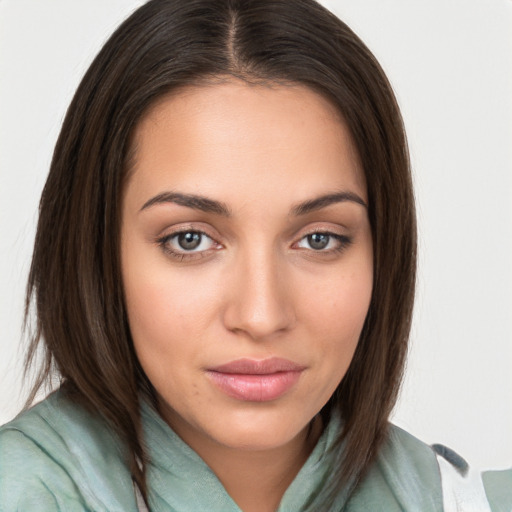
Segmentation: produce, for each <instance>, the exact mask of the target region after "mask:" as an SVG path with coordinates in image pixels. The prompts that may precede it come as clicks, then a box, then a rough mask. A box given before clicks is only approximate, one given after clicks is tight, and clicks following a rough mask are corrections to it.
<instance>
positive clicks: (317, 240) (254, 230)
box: [121, 81, 373, 452]
mask: <svg viewBox="0 0 512 512" xmlns="http://www.w3.org/2000/svg"><path fill="white" fill-rule="evenodd" d="M134 149H135V160H134V166H133V173H132V174H131V176H130V178H129V180H128V183H127V185H126V188H125V191H124V196H123V207H122V208H123V210H122V230H121V232H122V247H121V255H122V275H123V283H124V290H125V298H126V306H127V311H128V319H129V324H130V329H131V334H132V337H133V343H134V346H135V350H136V353H137V356H138V358H139V361H140V364H141V365H142V368H143V369H144V371H145V372H146V375H147V377H148V378H149V380H150V381H151V383H152V384H153V386H154V388H155V390H156V392H157V395H158V399H159V406H160V412H161V414H162V416H163V417H164V419H165V420H166V421H167V422H168V423H169V424H170V425H171V426H172V427H173V428H174V429H175V431H176V432H177V433H178V434H179V435H180V436H181V437H182V438H183V439H184V440H185V441H186V442H187V443H188V444H189V445H191V446H192V447H193V448H195V449H196V450H197V451H199V452H200V447H201V446H203V445H206V444H208V443H214V444H215V445H216V446H224V447H229V448H236V449H257V450H262V449H271V448H277V447H280V446H284V445H286V444H287V443H290V442H293V440H294V439H298V438H299V437H300V434H301V433H304V432H305V429H306V427H307V426H308V424H309V422H310V421H311V420H312V418H313V417H314V416H315V415H316V414H317V413H318V412H319V411H320V409H321V408H322V406H323V405H324V404H325V403H326V402H327V400H328V399H329V397H330V396H331V395H332V393H333V392H334V390H335V389H336V387H337V386H338V384H339V383H340V381H341V379H342V378H343V376H344V375H345V373H346V371H347V368H348V366H349V364H350V361H351V359H352V357H353V354H354V350H355V348H356V345H357V342H358V338H359V336H360V333H361V329H362V326H363V323H364V320H365V317H366V313H367V311H368V306H369V302H370V296H371V292H372V274H373V266H372V264H373V262H372V239H371V232H370V225H369V221H368V214H367V208H366V206H365V205H366V204H367V192H366V184H365V177H364V175H363V172H362V170H361V167H360V164H359V159H358V155H357V153H356V150H355V149H354V147H353V144H352V141H351V137H350V134H349V132H348V130H347V128H346V126H345V124H344V122H343V121H342V119H341V118H340V116H339V115H338V114H337V112H336V110H335V109H334V107H333V106H332V105H331V104H330V103H329V102H328V101H326V100H325V99H324V98H323V97H321V96H319V95H318V94H316V93H314V92H312V91H311V90H309V89H307V88H305V87H302V86H272V87H270V86H249V85H246V84H244V83H241V82H235V81H230V82H227V83H224V84H219V85H210V86H203V87H193V88H192V87H190V88H187V89H185V90H183V91H181V92H179V93H177V94H175V95H173V96H169V97H167V98H165V99H163V100H161V101H160V102H159V103H158V104H157V105H156V106H154V107H153V108H152V109H151V111H150V112H149V113H148V114H147V115H146V116H145V117H144V118H143V120H142V121H141V122H140V123H139V125H138V127H137V130H136V133H135V138H134Z"/></svg>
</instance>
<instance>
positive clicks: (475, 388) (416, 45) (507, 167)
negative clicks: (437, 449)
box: [0, 0, 512, 469]
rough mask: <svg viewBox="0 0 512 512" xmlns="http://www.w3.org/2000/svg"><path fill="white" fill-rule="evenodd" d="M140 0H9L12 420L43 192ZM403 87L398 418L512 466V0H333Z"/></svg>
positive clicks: (4, 38)
mask: <svg viewBox="0 0 512 512" xmlns="http://www.w3.org/2000/svg"><path fill="white" fill-rule="evenodd" d="M142 3H143V2H142V1H140V0H138V1H137V0H108V1H105V0H74V1H70V0H0V290H1V293H0V334H1V336H0V424H1V423H3V422H5V421H7V420H9V419H11V418H12V417H13V416H14V415H15V414H16V413H17V412H18V411H19V410H20V407H21V404H22V394H21V381H22V379H21V361H22V347H21V329H20V328H21V319H22V309H23V294H24V287H25V281H26V277H27V272H28V268H29V264H30V255H31V247H32V244H33V238H34V232H35V222H36V219H37V204H38V200H39V196H40V193H41V189H42V186H43V184H44V181H45V178H46V174H47V171H48V167H49V163H50V159H51V153H52V150H53V146H54V144H55V141H56V138H57V135H58V132H59V128H60V125H61V122H62V119H63V116H64V113H65V111H66V108H67V105H68V103H69V102H70V100H71V97H72V95H73V93H74V90H75V88H76V86H77V85H78V82H79V80H80V78H81V76H82V75H83V73H84V71H85V69H86V68H87V66H88V65H89V63H90V62H91V60H92V58H93V57H94V55H95V54H96V53H97V51H98V50H99V49H100V47H101V45H102V44H103V43H104V42H105V40H106V38H107V37H108V36H109V34H110V33H111V32H112V31H113V30H114V29H115V27H116V26H117V25H118V24H119V22H120V21H121V20H123V19H124V18H125V17H126V16H127V15H128V14H129V13H131V12H132V11H133V10H134V9H135V8H136V7H137V6H139V5H141V4H142ZM323 3H324V4H325V5H326V6H327V7H329V8H330V9H331V10H333V11H334V12H335V13H336V14H337V15H338V16H339V17H340V18H341V19H343V20H344V21H345V22H347V23H348V24H349V26H351V27H352V29H353V30H355V32H356V33H357V34H358V35H359V36H360V37H361V38H362V39H363V40H364V41H365V42H366V44H367V45H368V46H369V47H370V49H371V50H372V51H373V52H374V54H375V55H376V57H377V58H378V59H379V61H380V62H381V64H382V66H383V67H384V69H385V71H386V72H387V74H388V76H389V78H390V80H391V83H392V84H393V87H394V89H395V91H396V94H397V97H398V100H399V103H400V105H401V108H402V112H403V115H404V118H405V124H406V128H407V131H408V135H409V140H410V146H411V157H412V163H413V169H414V179H415V186H416V195H417V201H418V217H419V219H418V220H419V230H420V235H419V244H420V267H419V285H418V292H417V303H416V310H415V317H414V326H413V332H412V338H411V352H410V358H409V364H408V370H407V377H406V380H405V383H404V387H403V391H402V395H401V399H400V402H399V404H398V406H397V408H396V410H395V413H394V417H393V421H395V422H396V423H397V424H399V425H400V426H403V427H404V428H406V429H407V430H409V431H410V432H411V433H413V434H414V435H416V436H417V437H419V438H421V439H423V440H424V441H426V442H428V443H434V442H439V443H444V444H446V445H448V446H450V447H452V448H453V449H455V450H457V451H458V452H460V453H461V454H462V455H463V456H464V457H466V458H467V460H468V461H469V462H470V463H471V464H474V465H475V466H477V467H480V468H482V469H484V468H502V467H506V466H511V465H512V376H511V367H512V1H511V0H492V1H489V0H429V1H426V0H325V1H324V2H323Z"/></svg>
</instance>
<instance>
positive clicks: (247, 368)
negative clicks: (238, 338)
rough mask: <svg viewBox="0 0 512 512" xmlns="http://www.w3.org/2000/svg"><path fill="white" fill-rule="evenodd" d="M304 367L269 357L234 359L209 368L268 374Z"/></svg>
mask: <svg viewBox="0 0 512 512" xmlns="http://www.w3.org/2000/svg"><path fill="white" fill-rule="evenodd" d="M304 369H305V366H302V365H300V364H297V363H294V362H293V361H289V360H288V359H283V358H280V357H271V358H269V359H262V360H256V359H246V358H244V359H236V360H234V361H230V362H229V363H225V364H221V365H220V366H215V367H214V368H209V370H210V371H212V372H218V373H233V374H242V375H269V374H272V373H279V372H297V371H302V370H304Z"/></svg>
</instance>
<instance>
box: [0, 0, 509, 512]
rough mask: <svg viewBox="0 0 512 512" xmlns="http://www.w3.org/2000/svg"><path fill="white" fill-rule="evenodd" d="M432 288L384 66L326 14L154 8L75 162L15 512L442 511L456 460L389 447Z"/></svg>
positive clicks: (76, 124)
mask: <svg viewBox="0 0 512 512" xmlns="http://www.w3.org/2000/svg"><path fill="white" fill-rule="evenodd" d="M414 279H415V218H414V203H413V195H412V187H411V179H410V173H409V164H408V157H407V147H406V142H405V135H404V132H403V128H402V123H401V119H400V114H399V111H398V108H397V105H396V102H395V100H394V97H393V94H392V92H391V89H390V87H389V84H388V82H387V80H386V78H385V76H384V74H383V72H382V70H381V69H380V67H379V65H378V64H377V63H376V61H375V59H374V58H373V56H372V55H371V53H370V52H369V51H368V50H367V49H366V47H365V46H364V45H363V43H362V42H361V41H360V40H359V39H358V38H357V37H356V36H355V35H354V34H353V33H352V32H351V31H350V30H349V29H348V28H347V27H346V26H345V25H344V24H343V23H342V22H340V21H339V20H338V19H336V18H335V17H334V16H332V15H331V14H329V13H328V12H327V11H325V10H324V9H323V8H321V7H320V6H318V5H317V4H315V3H313V2H310V1H304V0H301V1H294V2H290V1H254V2H252V1H243V2H242V1H241V2H236V1H217V2H212V1H204V0H203V1H191V2H186V3H185V2H178V1H163V0H153V1H150V2H148V3H147V4H146V5H144V6H143V7H142V8H140V9H139V10H138V11H137V12H136V13H134V15H132V16H131V17H130V18H129V19H128V20H127V21H126V22H125V23H123V25H122V26H121V27H120V28H119V29H118V30H117V31H116V33H115V34H114V35H113V36H112V38H111V39H110V40H109V41H108V42H107V43H106V44H105V46H104V48H103V49H102V51H101V52H100V54H99V55H98V57H97V59H96V60H95V61H94V63H93V64H92V66H91V67H90V69H89V71H88V73H87V74H86V76H85V77H84V80H83V81H82V83H81V85H80V87H79V89H78V91H77V93H76V95H75V98H74V100H73V102H72V104H71V106H70V109H69V111H68V114H67V116H66V120H65V122H64V125H63V128H62V132H61V136H60V137H59V140H58V143H57V146H56V149H55V154H54V159H53V162H52V166H51V170H50V175H49V177H48V181H47V183H46V186H45V189H44V192H43V196H42V200H41V207H40V219H39V224H38V231H37V237H36V244H35V250H34V257H33V263H32V268H31V272H30V278H29V291H28V297H29V299H33V300H34V304H35V306H36V309H37V319H38V320H37V321H38V325H37V330H36V335H35V337H34V339H33V343H32V346H31V349H30V352H29V356H28V361H29V363H30V361H31V360H32V359H33V357H34V354H35V351H36V349H37V347H38V346H39V345H40V344H42V343H44V346H45V348H46V354H47V357H46V365H45V367H44V368H43V370H42V371H41V374H40V380H39V381H38V386H36V388H35V389H34V392H35V391H37V388H38V387H39V386H40V385H41V384H42V383H43V382H44V381H46V380H47V379H48V378H49V376H50V374H51V372H53V371H54V370H57V372H58V374H59V375H61V378H62V385H61V389H60V390H59V391H58V392H57V393H54V394H53V395H51V396H50V397H49V398H48V399H46V400H45V401H44V402H42V403H41V404H39V405H38V406H36V407H34V408H32V409H31V410H29V411H28V412H26V413H24V414H23V415H21V416H20V417H18V418H17V419H16V420H14V421H13V422H11V423H10V424H8V425H6V426H5V427H3V429H2V432H1V435H0V450H1V452H0V453H1V454H2V460H7V461H9V463H8V465H6V466H5V470H4V466H2V474H1V480H0V482H1V484H0V485H1V495H2V500H3V502H2V506H3V507H4V508H5V510H14V509H21V510H136V509H137V507H139V509H143V507H145V506H148V507H149V508H150V509H151V510H222V511H226V510H240V509H241V510H244V511H252V510H258V511H266V510H276V509H278V510H282V511H287V510H290V511H291V510H300V509H308V510H342V509H346V510H375V509H381V510H382V509H383V510H403V509H405V510H441V509H442V503H443V492H442V488H441V476H440V472H439V468H438V463H437V459H436V455H435V452H434V451H432V450H431V449H430V448H429V447H427V446H425V445H423V444H422V443H420V442H419V441H417V440H415V439H414V438H412V437H411V436H409V435H408V434H406V433H405V432H403V431H400V430H399V429H397V428H395V427H390V426H389V424H388V416H389V413H390V411H391V409H392V407H393V404H394V402H395V399H396V394H397V391H398V387H399V384H400V379H401V374H402V370H403V364H404V359H405V352H406V347H407V339H408V333H409V327H410V318H411V311H412V300H413V293H414ZM32 398H33V397H32ZM438 451H442V452H443V453H444V454H445V456H446V458H447V459H449V461H450V462H449V463H446V464H451V465H449V466H448V473H447V474H448V475H450V471H452V474H454V475H457V471H459V472H461V473H465V472H467V468H466V467H465V465H464V463H463V461H460V460H459V459H457V457H456V456H455V455H454V454H453V453H452V452H449V451H447V450H438ZM443 460H444V459H443ZM11 461H12V462H11ZM439 464H440V465H441V467H443V464H445V462H442V461H441V462H440V463H439ZM452 468H455V469H452ZM448 478H449V477H448ZM455 478H456V477H455ZM506 478H509V479H510V477H509V475H507V474H499V475H487V476H486V478H485V480H484V484H485V489H484V486H483V484H482V482H480V481H477V482H476V484H475V485H473V486H471V490H472V491H471V492H474V493H476V494H477V496H478V497H477V498H475V499H478V500H480V501H479V502H478V505H477V506H480V505H481V504H482V503H484V502H485V504H484V505H482V506H485V507H489V505H488V504H487V498H486V493H487V494H488V496H489V500H490V502H491V505H493V506H497V507H499V506H501V505H502V504H503V506H505V504H506V501H505V499H506V496H505V493H504V492H503V488H504V486H503V484H498V483H497V482H498V481H499V480H500V479H501V481H505V479H506ZM132 480H133V482H134V486H133V487H132ZM465 482H466V481H465V480H464V482H463V485H465ZM475 489H476V490H475ZM500 493H501V495H500ZM4 496H5V498H4ZM447 496H449V494H445V501H446V499H447ZM4 501H5V504H4ZM2 510H3V509H2ZM479 510H484V509H482V508H479ZM497 510H499V508H497Z"/></svg>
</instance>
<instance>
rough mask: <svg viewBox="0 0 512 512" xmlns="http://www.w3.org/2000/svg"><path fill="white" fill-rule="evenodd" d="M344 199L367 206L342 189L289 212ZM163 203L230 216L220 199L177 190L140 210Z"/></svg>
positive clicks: (303, 212) (297, 212)
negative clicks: (216, 199)
mask: <svg viewBox="0 0 512 512" xmlns="http://www.w3.org/2000/svg"><path fill="white" fill-rule="evenodd" d="M346 201H350V202H353V203H357V204H360V205H361V206H364V207H365V208H368V205H367V204H366V203H365V202H364V201H363V199H362V198H361V197H359V196H358V195H357V194H355V193H354V192H348V191H343V192H336V193H331V194H325V195H323V196H320V197H316V198H314V199H308V200H307V201H304V202H302V203H299V204H296V205H295V206H293V207H292V209H291V214H292V215H295V216H297V217H298V216H301V215H306V214H308V213H310V212H314V211H317V210H321V209H322V208H326V207H327V206H330V205H331V204H336V203H343V202H346ZM165 203H174V204H177V205H180V206H186V207H187V208H192V209H194V210H200V211H202V212H206V213H215V214H217V215H222V216H223V217H230V216H231V211H230V209H229V208H228V206H227V205H226V204H224V203H222V202H220V201H215V200H214V199H209V198H207V197H204V196H199V195H195V194H182V193H179V192H162V193H161V194H158V195H156V196H155V197H152V198H151V199H149V200H148V201H146V202H145V203H144V205H143V206H142V208H141V209H140V211H142V210H146V209H147V208H151V207H152V206H154V205H157V204H165Z"/></svg>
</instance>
